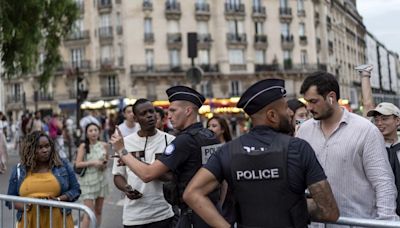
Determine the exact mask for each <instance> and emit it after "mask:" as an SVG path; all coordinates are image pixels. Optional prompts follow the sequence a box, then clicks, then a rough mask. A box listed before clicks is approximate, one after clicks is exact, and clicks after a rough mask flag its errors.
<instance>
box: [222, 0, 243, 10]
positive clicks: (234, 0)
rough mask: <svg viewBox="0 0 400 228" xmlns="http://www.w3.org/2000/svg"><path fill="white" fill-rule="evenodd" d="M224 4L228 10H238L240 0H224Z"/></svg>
mask: <svg viewBox="0 0 400 228" xmlns="http://www.w3.org/2000/svg"><path fill="white" fill-rule="evenodd" d="M225 2H226V4H227V5H228V7H229V9H239V8H240V4H241V0H226V1H225Z"/></svg>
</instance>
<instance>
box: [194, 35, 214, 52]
mask: <svg viewBox="0 0 400 228" xmlns="http://www.w3.org/2000/svg"><path fill="white" fill-rule="evenodd" d="M212 41H213V40H212V39H211V34H210V33H200V34H197V47H198V48H200V49H209V48H211V43H212Z"/></svg>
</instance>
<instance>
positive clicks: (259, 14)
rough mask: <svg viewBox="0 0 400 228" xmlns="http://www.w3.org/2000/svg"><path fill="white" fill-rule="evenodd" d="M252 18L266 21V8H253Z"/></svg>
mask: <svg viewBox="0 0 400 228" xmlns="http://www.w3.org/2000/svg"><path fill="white" fill-rule="evenodd" d="M251 16H252V18H253V20H255V21H264V20H265V19H266V18H267V13H266V10H265V7H264V6H259V7H254V6H253V13H252V15H251Z"/></svg>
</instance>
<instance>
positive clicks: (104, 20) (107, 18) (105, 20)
mask: <svg viewBox="0 0 400 228" xmlns="http://www.w3.org/2000/svg"><path fill="white" fill-rule="evenodd" d="M109 26H111V15H110V14H101V15H100V27H109Z"/></svg>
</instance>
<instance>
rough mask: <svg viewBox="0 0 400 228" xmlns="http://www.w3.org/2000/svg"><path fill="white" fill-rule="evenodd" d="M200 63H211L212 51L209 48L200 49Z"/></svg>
mask: <svg viewBox="0 0 400 228" xmlns="http://www.w3.org/2000/svg"><path fill="white" fill-rule="evenodd" d="M198 64H199V65H209V64H210V52H209V50H207V49H201V50H199V51H198Z"/></svg>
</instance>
